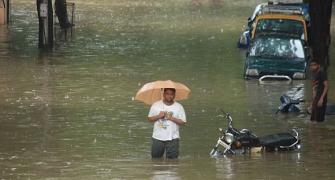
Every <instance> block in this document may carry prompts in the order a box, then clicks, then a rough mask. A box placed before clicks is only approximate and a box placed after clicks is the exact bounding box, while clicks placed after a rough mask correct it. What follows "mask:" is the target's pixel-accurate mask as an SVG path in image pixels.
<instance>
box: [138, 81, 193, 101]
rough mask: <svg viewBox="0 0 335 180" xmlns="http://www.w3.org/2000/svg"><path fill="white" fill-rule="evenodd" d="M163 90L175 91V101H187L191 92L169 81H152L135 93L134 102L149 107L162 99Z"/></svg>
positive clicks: (179, 84)
mask: <svg viewBox="0 0 335 180" xmlns="http://www.w3.org/2000/svg"><path fill="white" fill-rule="evenodd" d="M165 88H174V89H176V97H175V100H183V99H187V98H188V95H189V94H190V92H191V90H190V89H189V88H188V87H187V86H185V85H184V84H181V83H178V82H174V81H171V80H167V81H154V82H150V83H147V84H145V85H143V87H142V88H141V89H140V90H139V91H138V92H137V93H136V96H135V100H138V101H142V102H144V103H145V104H148V105H151V104H153V103H154V102H156V101H158V100H161V99H162V96H163V90H164V89H165Z"/></svg>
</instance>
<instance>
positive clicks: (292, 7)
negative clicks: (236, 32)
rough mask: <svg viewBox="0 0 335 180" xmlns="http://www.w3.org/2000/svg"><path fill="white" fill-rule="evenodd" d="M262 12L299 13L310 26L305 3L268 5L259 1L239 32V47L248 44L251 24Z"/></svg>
mask: <svg viewBox="0 0 335 180" xmlns="http://www.w3.org/2000/svg"><path fill="white" fill-rule="evenodd" d="M262 14H287V15H300V16H302V17H303V19H304V20H305V24H306V25H307V28H308V27H309V26H310V23H309V22H310V16H309V6H308V4H305V3H280V4H276V5H270V4H268V3H261V4H259V5H257V6H256V8H255V10H254V12H253V13H252V15H251V16H250V17H249V18H248V24H247V27H246V28H245V30H244V31H243V32H242V33H241V35H240V38H239V40H238V43H237V46H238V47H239V48H247V47H248V46H249V44H250V39H251V33H252V31H253V26H255V25H254V24H255V22H256V18H257V17H258V16H259V15H262Z"/></svg>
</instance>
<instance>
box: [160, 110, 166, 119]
mask: <svg viewBox="0 0 335 180" xmlns="http://www.w3.org/2000/svg"><path fill="white" fill-rule="evenodd" d="M164 117H165V112H164V111H161V112H159V114H158V119H163V118H164Z"/></svg>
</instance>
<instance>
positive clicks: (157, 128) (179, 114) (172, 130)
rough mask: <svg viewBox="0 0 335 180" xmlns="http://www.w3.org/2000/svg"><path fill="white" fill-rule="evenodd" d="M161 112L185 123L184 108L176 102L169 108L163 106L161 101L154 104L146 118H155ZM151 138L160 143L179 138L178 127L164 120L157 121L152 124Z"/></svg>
mask: <svg viewBox="0 0 335 180" xmlns="http://www.w3.org/2000/svg"><path fill="white" fill-rule="evenodd" d="M161 111H165V112H169V113H172V116H173V117H175V118H178V119H181V120H183V121H184V122H186V115H185V111H184V108H183V106H182V105H181V104H179V103H178V102H176V101H175V102H174V103H173V104H172V105H170V106H168V105H166V104H164V103H163V101H162V100H160V101H157V102H155V103H154V104H153V105H152V106H151V108H150V111H149V115H148V117H153V116H157V115H158V114H159V113H160V112H161ZM152 137H153V138H155V139H158V140H161V141H171V140H172V139H177V138H180V136H179V125H178V124H176V123H174V122H172V121H169V120H166V119H159V120H157V121H155V123H154V130H153V133H152Z"/></svg>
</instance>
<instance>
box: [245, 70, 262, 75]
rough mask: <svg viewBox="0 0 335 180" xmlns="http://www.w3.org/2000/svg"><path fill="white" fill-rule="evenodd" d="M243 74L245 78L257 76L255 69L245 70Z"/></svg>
mask: <svg viewBox="0 0 335 180" xmlns="http://www.w3.org/2000/svg"><path fill="white" fill-rule="evenodd" d="M245 74H246V75H247V76H259V73H258V70H257V69H247V70H246V72H245Z"/></svg>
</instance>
